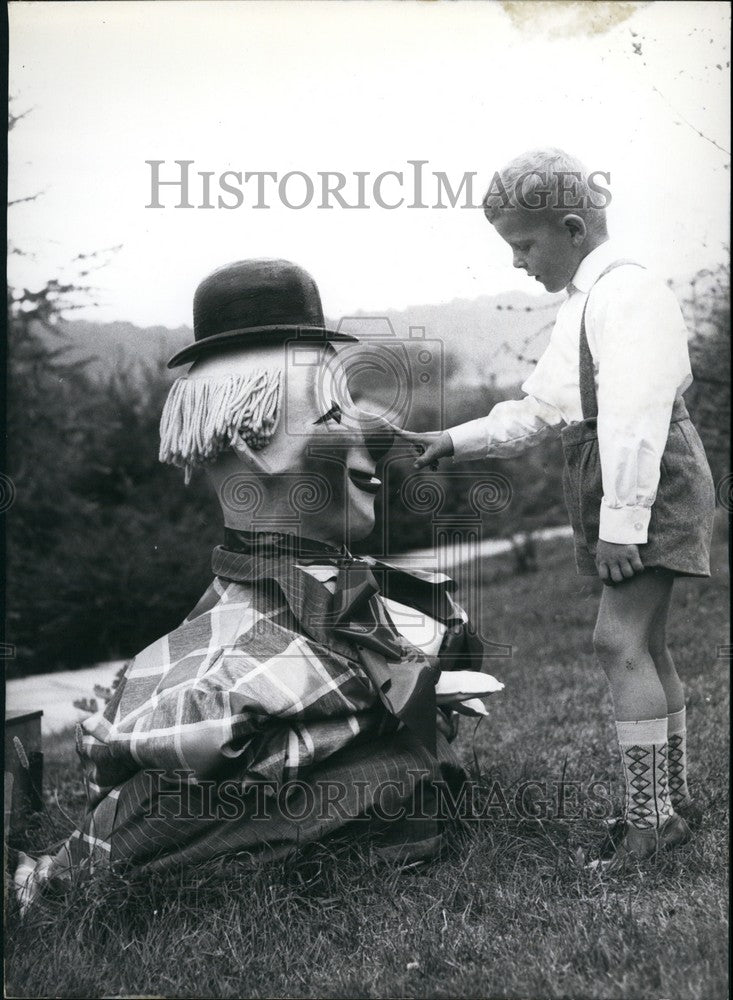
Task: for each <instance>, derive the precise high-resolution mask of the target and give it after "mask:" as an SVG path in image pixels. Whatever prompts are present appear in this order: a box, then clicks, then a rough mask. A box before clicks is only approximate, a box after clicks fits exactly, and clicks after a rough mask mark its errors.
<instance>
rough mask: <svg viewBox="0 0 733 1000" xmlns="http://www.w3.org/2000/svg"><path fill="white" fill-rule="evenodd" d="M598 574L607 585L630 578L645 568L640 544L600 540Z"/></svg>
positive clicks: (597, 556) (597, 553) (597, 558)
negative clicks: (623, 543)
mask: <svg viewBox="0 0 733 1000" xmlns="http://www.w3.org/2000/svg"><path fill="white" fill-rule="evenodd" d="M596 566H597V567H598V575H599V576H600V578H601V580H603V582H604V583H605V584H606V586H613V584H614V583H621V582H622V580H630V579H631V577H632V576H635V575H636V574H637V573H641V572H643V570H644V564H643V563H642V561H641V556H640V555H639V546H638V545H617V544H616V543H615V542H604V541H603V539H599V540H598V548H597V549H596Z"/></svg>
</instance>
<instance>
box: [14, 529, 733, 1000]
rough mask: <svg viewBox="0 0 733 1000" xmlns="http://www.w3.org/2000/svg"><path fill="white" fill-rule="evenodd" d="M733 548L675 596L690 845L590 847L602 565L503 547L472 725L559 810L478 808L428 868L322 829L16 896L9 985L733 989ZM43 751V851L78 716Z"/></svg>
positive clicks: (86, 990)
mask: <svg viewBox="0 0 733 1000" xmlns="http://www.w3.org/2000/svg"><path fill="white" fill-rule="evenodd" d="M720 527H721V529H722V526H720ZM714 559H715V572H714V575H713V577H712V578H711V579H710V580H704V581H688V582H682V583H679V584H678V585H677V588H676V594H675V598H674V604H673V609H672V615H671V634H672V642H673V649H674V652H675V655H676V660H677V665H678V669H679V671H680V674H681V675H682V677H683V680H684V681H685V683H686V685H687V691H688V706H689V707H688V720H689V721H688V725H689V738H688V741H689V754H690V759H691V785H692V789H693V793H694V794H695V796H696V797H697V798H698V800H699V801H700V803H701V804H702V805H703V806H704V808H705V821H704V825H703V829H702V830H701V831H700V832H699V833H698V834H697V835H696V837H695V839H694V842H693V843H692V844H690V845H689V846H687V847H685V848H682V849H681V850H679V851H678V852H676V853H674V854H672V855H670V856H668V857H666V858H664V859H663V860H660V861H657V862H653V863H650V864H648V865H646V866H644V868H643V869H639V870H636V871H630V872H628V873H624V874H620V875H614V876H612V875H608V874H598V873H594V872H591V871H588V870H587V869H584V868H583V867H582V865H581V864H580V863H579V862H580V859H581V855H582V849H584V848H588V847H590V846H591V845H593V844H597V843H598V841H599V839H600V837H601V836H602V832H603V822H602V821H601V820H598V819H592V818H570V817H568V818H566V819H564V820H561V819H558V818H557V816H556V811H557V800H556V796H555V795H553V783H554V782H559V781H560V780H564V781H565V782H566V783H570V782H575V783H577V794H576V799H577V800H578V801H579V802H580V803H581V805H582V803H583V796H584V793H585V792H587V790H588V788H589V786H590V784H591V783H592V782H593V781H599V782H601V783H603V784H605V786H606V787H607V788H609V789H610V794H611V796H612V798H613V801H614V803H615V805H616V806H617V807H618V805H619V803H620V800H621V794H622V786H621V781H620V776H619V772H618V765H619V760H618V755H617V750H616V748H615V745H614V740H613V734H614V730H613V717H612V713H611V704H610V699H609V697H608V695H607V693H606V690H605V686H604V680H603V677H602V675H601V673H600V671H599V670H598V669H597V668H596V667H595V666H594V663H593V658H592V653H591V645H590V637H591V631H592V623H593V620H594V616H595V609H596V604H597V599H598V591H599V586H600V585H599V584H597V583H596V582H595V581H583V580H581V579H579V578H578V577H577V576H576V575H575V571H574V568H573V565H572V560H571V556H570V552H569V543H568V542H567V541H564V540H563V541H558V542H554V543H547V544H545V545H544V546H542V547H541V549H540V567H541V569H540V572H539V573H537V574H534V575H530V576H525V577H515V576H512V575H511V574H510V572H509V564H508V563H507V562H504V561H502V560H492V561H490V563H489V564H488V565H487V567H486V570H485V573H486V577H485V581H484V582H485V586H484V588H483V591H482V592H483V599H484V601H485V605H486V608H487V609H488V615H487V622H488V623H489V624H490V628H491V634H492V637H493V638H494V639H495V640H496V641H498V642H504V643H510V644H511V645H512V647H513V655H512V657H511V658H510V659H496V660H494V661H492V662H491V663H490V665H489V670H490V671H491V672H492V673H495V674H496V675H497V676H499V677H501V679H503V680H504V681H505V683H506V691H505V692H504V693H503V694H501V695H498V696H496V697H495V699H494V700H493V701H492V703H491V716H490V718H489V719H487V720H485V721H484V722H483V723H482V724H481V726H480V727H479V729H478V731H477V732H476V733H475V735H474V733H473V726H471V725H468V726H466V727H465V728H464V730H463V731H462V733H461V734H460V736H459V750H460V753H461V755H462V756H463V757H464V759H465V761H466V762H467V764H469V765H470V766H471V768H473V769H474V776H476V777H478V778H479V780H480V781H481V785H482V787H483V788H484V789H486V788H489V787H490V784H491V783H492V782H498V783H499V786H500V787H501V789H502V790H503V793H504V795H505V797H506V798H507V800H511V798H512V796H513V795H514V793H515V791H516V789H517V787H518V786H519V784H520V783H521V782H522V781H523V780H532V781H535V782H538V783H539V784H538V785H537V786H534V793H535V796H536V797H537V800H538V807H539V806H540V805H541V800H542V799H543V798H547V799H548V800H549V805H548V806H547V813H548V815H547V817H546V818H544V819H537V820H527V819H522V818H521V817H518V816H516V815H511V816H509V817H507V818H502V817H501V816H500V815H499V816H497V817H495V818H494V819H492V820H486V821H483V822H481V823H476V824H472V825H470V826H467V828H466V829H465V830H464V831H462V833H461V834H460V837H459V839H458V840H457V841H456V843H455V845H454V847H453V848H452V850H451V852H450V853H449V855H448V856H447V857H445V858H443V859H441V860H439V861H436V862H434V863H432V864H430V865H425V866H422V867H413V868H390V867H388V866H385V865H383V864H382V865H377V864H373V863H371V862H370V861H369V858H368V856H367V855H365V854H361V855H360V854H359V853H358V852H353V851H352V852H350V853H349V854H348V855H346V854H344V855H335V854H334V853H331V852H329V851H327V850H325V849H319V850H318V851H315V852H312V853H311V854H310V855H309V856H308V857H307V858H304V859H301V860H300V861H298V862H296V863H288V864H277V865H268V866H263V867H259V868H256V867H249V866H247V867H243V866H236V865H233V864H231V863H229V864H227V865H219V866H213V867H211V868H208V869H207V870H206V871H198V872H192V871H189V872H187V873H183V874H181V876H180V877H179V878H178V879H176V880H172V879H170V878H168V879H165V880H164V879H162V878H161V879H152V880H151V879H147V880H145V882H144V883H130V882H124V881H122V880H119V879H112V878H107V879H104V880H102V881H99V880H94V881H92V882H90V883H87V884H84V885H78V886H76V887H75V888H74V889H73V890H72V891H71V892H70V893H69V894H67V895H66V896H65V897H63V898H58V899H52V900H48V901H46V902H44V903H43V904H42V905H41V906H39V907H38V908H37V909H36V910H35V912H33V913H32V915H31V916H30V917H29V918H28V919H27V920H26V921H25V923H24V924H23V925H20V924H19V922H18V919H17V914H16V913H15V911H14V907H13V904H12V902H11V904H10V906H9V912H8V917H7V927H6V995H8V996H24V997H39V996H44V997H46V996H59V997H71V996H75V997H101V996H120V995H125V996H136V997H142V996H168V997H467V998H468V997H537V998H543V1000H544V998H554V997H573V998H616V997H619V998H621V997H623V998H633V1000H643V998H655V1000H661V998H668V1000H687V998H701V1000H717V998H723V997H727V995H728V987H727V971H728V932H727V910H728V892H727V884H728V873H727V858H728V825H727V824H728V819H727V817H728V784H729V778H728V715H729V709H728V696H729V688H728V670H729V660H728V658H727V655H726V653H725V651H722V650H720V649H719V647H721V646H723V645H725V644H727V643H729V641H730V639H729V636H728V624H727V606H728V591H727V576H726V562H727V551H726V547H725V540H724V538H723V532H722V530H721V531H720V535H719V537H718V539H717V542H716V547H715V556H714ZM46 761H47V763H46V775H47V778H46V784H47V788H48V789H49V790H50V792H49V795H48V796H47V798H48V807H47V811H46V813H45V814H42V815H41V816H40V817H39V818H37V819H36V820H35V822H34V823H33V825H32V826H30V827H29V829H28V830H27V831H26V832H25V833H24V834H23V836H22V838H21V841H22V843H24V844H25V846H26V847H28V846H30V847H33V848H38V849H40V848H42V847H47V846H48V843H49V841H52V840H58V839H60V838H61V837H63V835H64V833H65V832H67V831H68V830H69V829H70V828H71V824H72V821H73V818H74V817H75V816H78V815H79V813H80V810H81V808H82V805H83V795H82V789H81V782H80V781H79V777H78V770H77V767H76V763H75V756H74V753H73V749H72V739H71V736H70V734H67V735H65V736H62V737H59V738H57V739H55V740H53V741H49V742H48V745H47V746H46ZM476 767H478V772H476V771H475V768H476ZM543 785H544V787H545V788H546V789H547V793H548V794H547V796H544V790H543ZM499 786H495V787H499ZM54 789H55V790H56V792H55V794H56V796H57V801H56V800H55V799H54ZM566 811H567V813H572V812H576V811H580V812H581V813H582V809H580V810H578V809H577V807H576V806H574V805H573V806H568V807H567V810H566ZM64 813H65V814H66V815H67V817H68V818H65V817H64Z"/></svg>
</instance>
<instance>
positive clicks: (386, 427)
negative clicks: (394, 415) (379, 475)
mask: <svg viewBox="0 0 733 1000" xmlns="http://www.w3.org/2000/svg"><path fill="white" fill-rule="evenodd" d="M350 416H351V418H352V420H353V422H354V425H355V426H356V427H358V428H359V430H360V431H361V436H362V440H363V442H364V447H365V448H366V450H367V451H368V452H369V455H370V457H371V458H372V459H373V460H374V461H375V462H378V461H379V460H380V458H384V456H385V455H386V454H387V452H388V451H389V449H390V448H391V447H392V445H393V444H394V440H395V431H394V428H393V427H392V424H391V423H390V422H389V420H386V419H385V418H384V417H381V416H379V415H378V414H376V413H369V412H367V411H366V410H362V409H359V407H354V409H353V410H352V411H351V414H350Z"/></svg>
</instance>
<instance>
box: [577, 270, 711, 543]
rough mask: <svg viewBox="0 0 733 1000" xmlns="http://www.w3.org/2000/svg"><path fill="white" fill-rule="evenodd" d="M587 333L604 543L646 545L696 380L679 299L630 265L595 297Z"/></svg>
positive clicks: (610, 277)
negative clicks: (679, 416) (685, 397)
mask: <svg viewBox="0 0 733 1000" xmlns="http://www.w3.org/2000/svg"><path fill="white" fill-rule="evenodd" d="M586 330H587V333H588V341H589V345H590V347H591V352H592V354H593V356H594V359H595V360H596V367H597V370H598V382H597V391H598V446H599V451H600V461H601V475H602V479H603V500H602V502H601V511H600V528H599V538H601V539H603V540H604V541H607V542H614V543H616V544H626V545H629V544H635V545H643V544H644V543H645V542H646V541H647V538H648V530H649V521H650V518H651V508H652V505H653V503H654V500H655V498H656V495H657V488H658V486H659V476H660V467H661V461H662V455H663V453H664V449H665V446H666V443H667V436H668V434H669V423H670V417H671V414H672V407H673V405H674V400H675V397H676V396H677V395H678V394H679V393H680V392H681V391H684V389H685V388H687V386H688V385H689V384H690V382H691V381H692V376H691V374H690V360H689V353H688V348H687V330H686V328H685V323H684V319H683V317H682V312H681V310H680V307H679V305H678V303H677V300H676V298H675V296H674V294H673V293H672V292H671V291H670V290H669V289H668V288H667V287H666V286H665V285H664V284H662V283H661V282H660V281H659V280H657V279H655V278H653V277H651V276H650V275H649V274H648V272H646V271H643V270H641V269H639V268H626V267H624V268H618V269H617V270H615V271H613V272H611V273H609V274H608V275H606V276H605V277H604V278H603V280H602V281H601V282H599V284H598V287H597V289H595V290H594V291H593V292H592V293H591V295H590V300H589V303H588V309H587V312H586Z"/></svg>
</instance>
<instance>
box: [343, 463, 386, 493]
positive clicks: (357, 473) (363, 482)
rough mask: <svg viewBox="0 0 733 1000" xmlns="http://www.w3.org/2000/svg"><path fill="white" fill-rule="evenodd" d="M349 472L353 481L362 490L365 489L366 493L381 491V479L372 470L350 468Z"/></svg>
mask: <svg viewBox="0 0 733 1000" xmlns="http://www.w3.org/2000/svg"><path fill="white" fill-rule="evenodd" d="M348 473H349V479H350V480H351V482H352V483H353V484H354V486H358V487H359V489H360V490H364V492H365V493H372V494H375V493H379V490H380V488H381V486H382V480H381V479H377V477H376V476H373V475H372V474H371V473H370V472H362V471H361V469H349V470H348Z"/></svg>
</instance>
